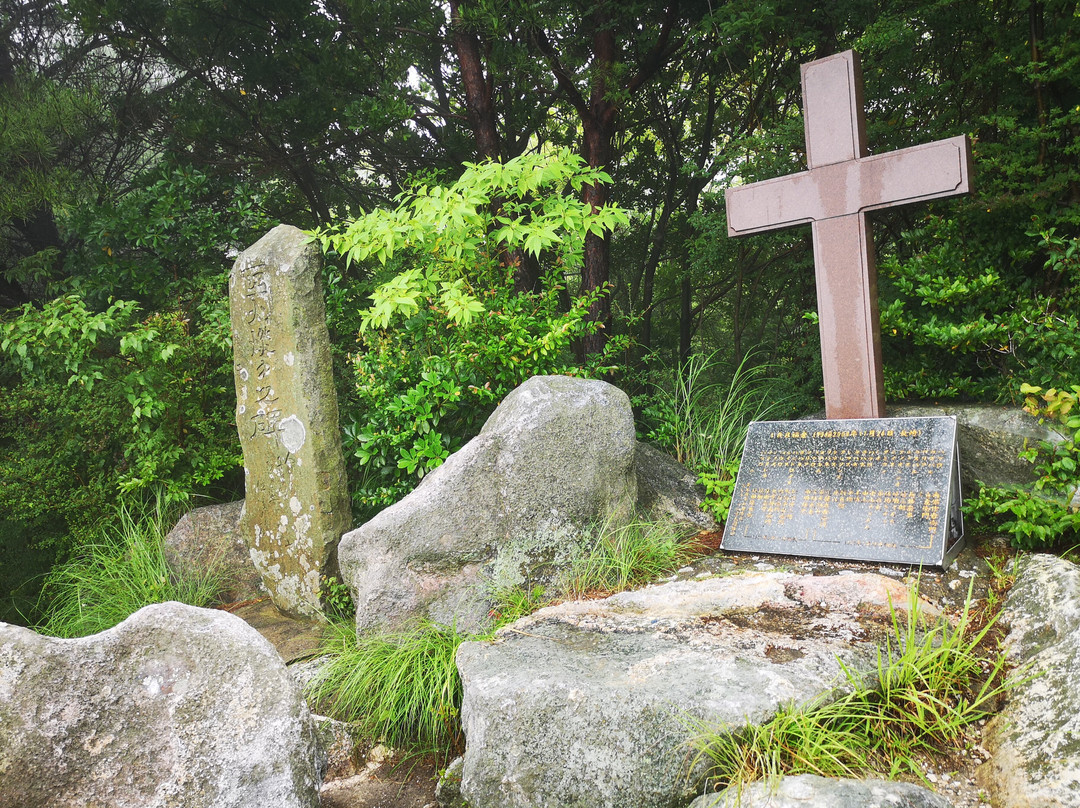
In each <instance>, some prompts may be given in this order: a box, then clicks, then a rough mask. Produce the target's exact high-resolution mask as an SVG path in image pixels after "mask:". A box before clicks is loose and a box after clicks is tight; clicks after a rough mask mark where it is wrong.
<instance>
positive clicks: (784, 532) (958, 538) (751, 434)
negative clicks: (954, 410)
mask: <svg viewBox="0 0 1080 808" xmlns="http://www.w3.org/2000/svg"><path fill="white" fill-rule="evenodd" d="M963 537H964V522H963V516H962V515H961V513H960V452H959V449H958V448H957V445H956V418H955V417H938V418H860V419H852V420H829V421H757V422H755V423H752V424H750V427H749V429H748V431H747V435H746V443H745V445H744V447H743V456H742V465H741V466H740V469H739V475H738V478H737V480H736V483H735V491H734V494H733V496H732V500H731V508H730V510H729V512H728V520H727V524H726V526H725V530H724V540H723V543H722V544H721V547H722V548H723V549H724V550H732V551H739V552H749V553H770V554H779V555H798V556H811V557H817V558H835V559H845V560H850V561H872V562H886V563H897V564H910V565H927V566H930V565H934V566H940V567H947V566H948V565H949V564H951V563H952V561H953V559H954V558H955V557H956V554H957V553H959V552H960V550H961V549H962V547H963Z"/></svg>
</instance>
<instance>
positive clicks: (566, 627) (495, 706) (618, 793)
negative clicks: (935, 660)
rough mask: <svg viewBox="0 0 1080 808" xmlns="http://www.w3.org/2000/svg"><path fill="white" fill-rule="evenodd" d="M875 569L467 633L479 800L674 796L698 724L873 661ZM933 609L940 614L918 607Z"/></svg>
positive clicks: (678, 807)
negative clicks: (477, 636) (477, 635)
mask: <svg viewBox="0 0 1080 808" xmlns="http://www.w3.org/2000/svg"><path fill="white" fill-rule="evenodd" d="M890 602H891V603H893V604H896V605H897V606H898V607H899V608H900V609H903V608H904V607H905V606H906V604H908V602H909V600H908V592H907V589H906V588H905V587H904V585H903V584H901V583H900V582H898V581H895V580H892V579H889V578H885V577H884V576H881V575H876V574H855V575H845V576H825V577H821V576H812V575H795V574H792V573H784V572H770V573H750V574H738V575H733V576H728V577H718V578H710V579H705V580H694V581H675V582H671V583H666V584H663V585H659V586H652V587H647V588H645V589H642V590H637V591H634V592H625V593H621V594H618V595H614V596H612V597H609V598H606V599H603V600H596V601H576V602H568V603H563V604H560V605H558V606H552V607H547V608H544V609H541V610H539V611H538V612H536V613H534V614H533V615H531V616H529V617H527V618H523V619H522V620H519V621H517V622H516V623H513V624H512V625H510V626H508V627H506V628H504V629H502V630H500V631H499V633H498V634H497V635H496V638H495V639H494V640H493V641H490V642H467V643H464V644H463V645H462V646H461V647H460V649H459V651H458V656H457V664H458V669H459V671H460V672H461V677H462V682H463V685H464V701H463V705H462V722H463V726H464V730H465V735H466V748H465V755H464V764H463V771H462V783H461V793H462V795H463V796H464V797H465V799H466V800H467V801H468V804H469V805H471V806H472V808H616V806H628V805H633V806H635V808H661V806H663V808H682V806H685V805H686V804H687V803H689V802H690V801H691V800H692V799H693V798H694V796H695V795H696V794H700V793H701V788H702V787H703V784H704V773H705V772H704V764H703V763H699V764H697V765H696V766H691V765H690V763H689V761H690V759H691V757H692V753H691V752H690V750H689V747H688V743H689V741H690V740H691V738H692V737H693V736H694V735H695V734H696V732H697V725H698V724H699V723H706V724H709V725H718V726H720V727H722V728H725V729H728V730H731V731H736V730H738V729H741V728H742V727H743V726H744V725H745V723H746V722H747V721H751V722H761V721H765V720H767V719H768V718H769V717H770V716H772V715H773V714H774V713H775V712H776V710H777V708H778V707H779V706H780V705H782V704H785V703H789V702H794V703H798V704H801V703H806V702H809V701H812V700H814V699H817V698H820V697H826V696H827V694H829V693H833V692H838V688H844V687H846V683H847V680H846V678H845V676H844V674H843V672H842V670H841V662H843V664H844V665H847V666H849V668H850V669H851V670H852V671H855V672H857V673H858V674H859V675H862V676H872V675H873V672H874V671H876V659H877V648H878V642H879V641H880V640H881V638H882V636H883V633H884V632H886V631H888V630H889V627H890V618H889V603H890ZM923 612H924V614H926V615H927V616H931V615H934V614H935V613H936V611H935V610H934V608H933V607H932V606H931V605H930V604H927V603H923Z"/></svg>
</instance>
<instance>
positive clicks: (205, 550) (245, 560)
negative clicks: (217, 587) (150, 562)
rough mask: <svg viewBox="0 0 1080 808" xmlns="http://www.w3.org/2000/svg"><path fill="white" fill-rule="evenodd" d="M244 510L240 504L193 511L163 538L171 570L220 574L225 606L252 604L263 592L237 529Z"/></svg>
mask: <svg viewBox="0 0 1080 808" xmlns="http://www.w3.org/2000/svg"><path fill="white" fill-rule="evenodd" d="M243 507H244V501H243V500H240V501H239V502H226V503H224V504H220V505H205V506H203V507H201V508H195V509H193V510H190V511H188V512H187V513H185V514H184V515H183V516H182V517H180V520H179V521H178V522H177V523H176V525H175V526H174V527H173V529H172V530H170V531H169V533H168V535H166V536H165V559H166V560H167V561H168V563H169V566H170V567H171V568H172V569H174V570H176V571H177V572H181V571H182V570H184V569H193V568H194V569H207V568H211V567H213V568H217V569H219V570H221V573H222V575H223V577H224V579H225V583H224V587H225V588H224V589H223V590H222V592H221V600H222V601H223V602H225V603H230V602H234V601H242V600H251V599H253V598H258V597H261V596H262V595H263V594H265V592H266V590H265V588H264V587H263V586H262V580H261V578H260V577H259V571H258V570H257V569H255V565H254V564H253V563H252V561H251V556H250V554H249V553H248V546H247V542H246V541H245V540H244V533H243V531H242V530H241V529H240V514H241V512H242V510H243Z"/></svg>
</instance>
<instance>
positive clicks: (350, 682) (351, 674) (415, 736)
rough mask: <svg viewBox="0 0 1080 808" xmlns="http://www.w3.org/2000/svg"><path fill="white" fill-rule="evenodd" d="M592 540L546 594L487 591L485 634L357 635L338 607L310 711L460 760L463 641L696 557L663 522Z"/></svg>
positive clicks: (429, 628) (429, 629)
mask: <svg viewBox="0 0 1080 808" xmlns="http://www.w3.org/2000/svg"><path fill="white" fill-rule="evenodd" d="M596 535H597V536H598V538H596V539H595V540H593V541H588V542H586V543H584V544H583V545H582V549H581V551H580V552H579V553H578V554H576V555H575V556H574V557H573V558H572V560H571V562H570V564H569V567H568V569H567V571H566V572H565V573H564V575H563V576H562V578H561V579H560V580H559V581H558V583H556V585H555V586H554V590H555V592H556V594H555V595H554V596H549V595H548V594H547V591H546V590H545V589H544V588H543V587H541V586H523V587H514V588H506V589H502V590H499V591H498V592H495V593H493V595H492V603H493V606H492V610H491V616H492V620H493V625H492V628H491V630H490V631H489V632H487V633H485V634H480V635H466V634H463V633H461V632H459V631H458V630H457V629H456V628H455V627H454V626H445V625H440V624H437V623H434V622H432V621H430V620H419V621H416V622H415V623H413V624H412V625H411V626H408V627H407V628H404V629H401V630H398V631H394V632H368V633H363V634H360V635H357V633H356V630H355V627H354V625H353V623H352V621H351V619H347V617H351V615H347V612H346V610H345V609H338V610H337V614H338V615H339V619H335V620H332V621H331V624H330V627H329V628H328V631H327V635H326V639H325V641H324V644H323V647H322V656H323V658H324V660H325V664H324V665H323V666H322V668H321V669H320V671H319V673H318V674H317V675H316V676H315V678H314V679H313V680H312V681H311V683H310V684H309V685H308V687H307V694H308V697H309V698H310V699H311V701H312V702H313V704H315V705H316V708H317V710H318V711H319V712H321V713H323V714H325V715H329V716H331V717H333V718H337V719H339V720H341V721H348V722H355V723H357V724H359V726H360V727H361V728H362V730H363V731H364V733H365V734H368V735H370V736H371V737H373V738H378V739H380V740H382V741H383V742H385V743H387V744H389V745H391V746H395V747H406V748H410V747H411V748H415V749H417V750H421V751H432V752H436V753H439V754H446V753H452V752H459V751H460V750H461V748H462V745H463V740H464V739H463V737H462V732H461V724H460V710H461V698H462V686H461V679H460V676H459V674H458V671H457V666H456V665H455V663H454V657H455V655H456V653H457V649H458V646H459V645H461V643H462V642H465V641H466V640H475V641H483V640H489V639H491V638H492V637H493V636H494V634H495V632H496V631H497V630H498V629H499V628H501V627H502V626H505V625H508V624H509V623H512V622H514V621H515V620H517V619H518V618H520V617H524V616H526V615H528V614H531V613H532V612H534V611H536V610H537V609H539V608H541V607H542V606H545V605H548V604H551V603H555V602H558V601H559V600H564V599H568V598H579V597H601V596H604V595H610V594H613V593H615V592H619V591H623V590H626V589H631V588H634V587H636V586H642V585H644V584H646V583H649V582H650V581H653V580H656V579H657V578H659V577H661V576H664V575H667V574H670V573H672V572H674V571H675V570H676V569H678V568H679V567H680V566H682V565H683V564H684V563H686V562H687V561H689V560H690V559H691V558H693V557H694V555H699V554H700V553H701V548H700V546H699V545H698V544H697V543H696V542H695V540H694V537H693V536H691V537H685V536H683V535H681V534H680V533H679V531H678V530H677V529H676V528H674V527H673V526H670V525H666V524H662V523H646V522H635V523H632V524H629V525H626V526H623V527H620V528H617V529H611V528H609V527H607V526H601V527H600V528H598V529H597V531H596ZM332 590H333V588H332V586H330V587H324V591H327V592H329V591H332Z"/></svg>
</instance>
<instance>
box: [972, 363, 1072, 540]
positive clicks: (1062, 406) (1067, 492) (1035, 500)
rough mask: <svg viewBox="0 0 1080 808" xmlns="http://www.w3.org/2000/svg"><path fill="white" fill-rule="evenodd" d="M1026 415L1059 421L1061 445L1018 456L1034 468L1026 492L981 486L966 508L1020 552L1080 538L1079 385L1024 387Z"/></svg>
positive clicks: (1048, 445) (1043, 445) (1042, 443)
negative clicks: (1079, 499) (1079, 498)
mask: <svg viewBox="0 0 1080 808" xmlns="http://www.w3.org/2000/svg"><path fill="white" fill-rule="evenodd" d="M1020 392H1021V393H1022V394H1023V395H1024V396H1025V402H1024V410H1025V411H1026V412H1028V413H1029V414H1030V415H1033V416H1036V417H1038V418H1048V419H1050V420H1054V421H1057V422H1058V424H1059V425H1060V428H1061V429H1062V430H1063V431H1064V432H1065V439H1064V440H1062V441H1060V442H1054V443H1051V442H1049V441H1040V442H1039V444H1038V446H1032V447H1028V448H1027V449H1025V450H1024V451H1023V452H1021V453H1020V457H1021V458H1023V459H1025V460H1028V461H1030V462H1032V463H1036V469H1037V470H1038V473H1039V477H1038V479H1037V480H1036V481H1035V482H1034V483H1033V484H1032V485H1030V486H1020V485H1013V486H1002V487H996V488H995V487H988V486H983V487H982V488H981V489H980V490H979V494H978V496H977V497H974V498H972V499H969V500H967V501H966V502H965V503H964V507H965V512H966V513H967V514H968V515H969V516H970V517H971V518H973V519H975V520H976V521H995V522H996V523H997V525H996V526H997V528H998V529H1000V530H1002V531H1004V532H1006V533H1008V534H1010V535H1011V536H1012V540H1011V543H1012V545H1013V546H1014V547H1016V548H1017V549H1020V550H1039V549H1044V548H1047V547H1052V546H1054V545H1055V544H1060V543H1068V542H1075V541H1076V539H1077V538H1080V507H1078V505H1077V499H1076V497H1077V493H1078V491H1080V445H1078V444H1080V411H1078V410H1077V409H1075V408H1076V404H1077V402H1078V400H1080V385H1073V386H1072V387H1071V388H1070V389H1068V390H1057V389H1055V388H1050V389H1049V390H1046V391H1044V390H1043V388H1041V387H1035V386H1033V385H1030V384H1026V383H1025V384H1023V385H1021V387H1020Z"/></svg>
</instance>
